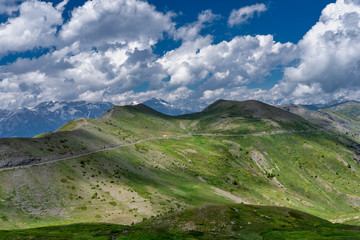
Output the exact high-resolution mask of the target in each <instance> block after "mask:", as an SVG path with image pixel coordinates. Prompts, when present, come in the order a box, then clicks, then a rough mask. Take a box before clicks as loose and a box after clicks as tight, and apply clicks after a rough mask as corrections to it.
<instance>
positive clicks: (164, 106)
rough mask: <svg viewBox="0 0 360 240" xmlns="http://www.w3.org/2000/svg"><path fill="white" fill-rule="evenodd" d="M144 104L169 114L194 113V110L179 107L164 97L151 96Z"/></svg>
mask: <svg viewBox="0 0 360 240" xmlns="http://www.w3.org/2000/svg"><path fill="white" fill-rule="evenodd" d="M142 104H144V105H146V106H148V107H151V108H152V109H155V110H156V111H158V112H161V113H163V114H167V115H173V116H176V115H182V114H187V113H192V112H193V111H191V110H189V109H185V108H177V107H176V106H175V105H173V104H171V103H169V102H167V101H165V100H163V99H157V98H151V99H149V100H147V101H145V102H143V103H142Z"/></svg>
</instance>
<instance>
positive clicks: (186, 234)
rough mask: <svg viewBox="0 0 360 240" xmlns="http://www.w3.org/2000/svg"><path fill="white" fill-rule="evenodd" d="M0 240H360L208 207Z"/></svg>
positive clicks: (260, 212) (322, 225) (319, 226)
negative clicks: (126, 222)
mask: <svg viewBox="0 0 360 240" xmlns="http://www.w3.org/2000/svg"><path fill="white" fill-rule="evenodd" d="M0 237H1V239H4V240H5V239H46V240H49V239H67V240H68V239H118V240H120V239H251V240H253V239H277V240H279V239H360V227H355V226H347V225H341V224H332V223H330V222H328V221H326V220H323V219H320V218H317V217H314V216H312V215H309V214H306V213H304V212H300V211H296V210H293V209H289V208H281V207H268V206H253V205H244V204H229V205H215V206H204V207H200V208H196V209H190V210H186V211H182V212H180V213H176V214H170V215H167V216H163V217H156V218H151V219H149V220H145V221H144V222H142V223H139V224H136V225H133V226H121V225H111V224H74V225H67V226H59V227H46V228H37V229H27V230H16V231H10V232H9V231H0Z"/></svg>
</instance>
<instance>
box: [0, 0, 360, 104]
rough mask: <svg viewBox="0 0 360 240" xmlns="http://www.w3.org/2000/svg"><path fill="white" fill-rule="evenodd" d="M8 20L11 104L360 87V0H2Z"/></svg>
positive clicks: (0, 80) (194, 100) (304, 98)
mask: <svg viewBox="0 0 360 240" xmlns="http://www.w3.org/2000/svg"><path fill="white" fill-rule="evenodd" d="M0 23H1V25H0V108H19V107H32V106H34V105H36V104H38V103H40V102H42V101H50V100H67V101H73V100H86V101H110V102H113V103H115V104H128V103H130V102H132V101H138V102H141V101H144V100H147V99H149V98H152V97H157V98H163V99H165V100H168V101H170V102H174V103H175V105H178V106H180V107H181V105H184V104H185V105H186V106H191V107H192V108H193V109H195V110H198V109H199V108H201V107H203V106H205V105H206V104H209V103H211V102H213V101H215V100H216V99H218V98H226V99H234V100H244V99H259V100H262V101H265V102H268V103H274V104H280V103H289V102H294V103H319V102H327V101H331V100H333V99H342V98H348V99H357V100H359V97H358V96H360V95H359V93H360V83H359V80H360V79H359V78H360V51H359V50H360V41H359V40H360V1H359V0H337V1H328V0H321V1H310V0H304V1H301V4H300V3H299V1H293V0H276V1H275V0H272V1H271V0H270V1H269V0H267V1H260V0H259V1H250V0H242V1H227V0H223V1H205V0H195V1H194V0H192V1H190V0H184V1H176V0H174V1H166V0H149V1H140V0H92V1H84V0H82V1H78V0H77V1H75V0H65V1H51V2H50V1H40V0H32V1H24V0H22V1H16V0H6V1H5V0H0Z"/></svg>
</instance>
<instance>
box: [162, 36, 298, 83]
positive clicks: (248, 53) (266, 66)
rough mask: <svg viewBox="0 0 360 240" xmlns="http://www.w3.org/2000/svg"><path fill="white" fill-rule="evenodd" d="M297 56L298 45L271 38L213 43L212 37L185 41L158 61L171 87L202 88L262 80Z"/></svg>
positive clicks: (237, 38) (257, 37) (248, 38)
mask: <svg viewBox="0 0 360 240" xmlns="http://www.w3.org/2000/svg"><path fill="white" fill-rule="evenodd" d="M296 56H297V51H296V46H295V45H294V44H291V43H285V44H281V43H277V42H275V41H274V40H273V37H272V36H271V35H267V36H263V35H258V36H255V37H253V36H239V37H235V38H234V39H232V40H231V41H223V42H220V43H218V44H212V39H211V37H210V36H207V37H199V38H197V39H196V40H194V41H188V42H184V43H183V44H182V45H181V46H180V47H179V48H178V49H175V50H173V51H170V52H168V53H167V54H165V55H164V57H162V58H161V59H159V60H158V62H159V63H160V64H161V65H162V66H163V68H164V69H165V70H166V72H167V73H168V75H169V76H170V81H169V82H168V85H169V86H170V87H178V86H191V85H194V84H198V83H201V82H203V81H205V83H204V84H203V86H202V87H203V89H204V90H206V89H215V88H227V87H235V86H239V85H245V84H248V83H250V82H253V81H262V80H263V79H264V77H265V76H267V75H268V74H269V73H270V71H271V70H272V69H274V68H276V67H277V66H282V65H287V64H289V63H290V62H292V61H293V60H294V59H295V57H296Z"/></svg>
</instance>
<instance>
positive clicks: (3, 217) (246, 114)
mask: <svg viewBox="0 0 360 240" xmlns="http://www.w3.org/2000/svg"><path fill="white" fill-rule="evenodd" d="M219 104H220V105H219ZM141 139H142V140H141ZM64 145H65V146H67V147H65V146H64ZM45 147H47V148H51V149H52V150H48V149H47V148H45ZM104 147H105V149H104ZM110 147H113V148H110ZM40 148H42V149H43V150H41V149H40ZM0 149H2V150H1V154H2V155H1V160H0V162H8V163H7V164H8V165H9V164H13V165H21V164H23V165H27V167H20V168H15V169H7V170H1V169H0V182H1V186H0V210H1V211H0V228H1V229H13V228H29V227H40V226H53V225H60V224H71V223H81V222H107V223H116V224H124V225H128V224H131V223H137V222H141V221H143V220H144V219H145V218H147V219H149V218H150V217H152V216H156V215H164V214H170V213H174V212H179V211H183V210H186V209H189V208H193V207H201V206H204V205H212V204H224V203H242V202H243V203H250V204H262V205H276V206H286V207H291V208H294V209H298V210H301V211H304V212H308V213H311V214H314V215H316V216H319V217H322V218H325V219H327V220H337V221H339V222H341V221H344V220H351V219H355V218H356V217H357V216H358V211H359V207H360V187H359V183H360V167H359V166H358V165H357V164H356V162H355V161H354V160H353V157H354V156H355V155H356V153H355V151H354V149H353V148H352V147H351V145H349V141H347V140H345V139H344V138H342V137H339V136H337V135H334V134H332V133H327V132H324V131H322V130H319V129H316V127H314V126H313V125H311V124H309V123H308V122H306V121H305V120H304V119H302V118H300V117H298V116H296V115H294V114H291V113H288V112H286V111H283V110H279V109H277V108H274V107H271V106H269V105H266V104H263V103H260V102H255V101H247V102H227V101H220V102H216V103H214V104H213V105H212V106H210V107H209V108H207V109H205V110H204V111H203V112H201V113H196V114H190V115H184V116H179V117H170V116H166V115H163V114H160V113H158V112H156V111H154V110H152V109H150V108H148V107H146V106H144V105H137V106H126V107H114V108H113V109H111V110H110V111H109V112H108V113H107V114H105V115H104V116H103V117H101V118H99V119H79V120H76V121H73V122H70V123H68V124H66V125H64V126H63V127H62V128H60V129H59V130H58V131H57V132H55V133H51V134H48V135H46V136H43V137H40V138H36V139H1V143H0ZM64 149H66V152H65V153H64V154H62V152H63V151H64ZM79 154H81V155H79ZM24 156H25V157H27V158H25V157H24ZM30 157H31V158H35V159H38V160H36V161H37V162H40V163H42V164H35V165H34V162H24V161H23V159H25V160H26V159H28V158H30ZM59 157H60V158H64V157H66V159H65V160H61V159H59ZM9 159H10V160H11V161H10V160H9ZM12 159H15V160H17V162H16V164H14V163H13V160H12ZM57 159H58V160H61V161H56V160H57ZM3 166H4V165H3Z"/></svg>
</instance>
